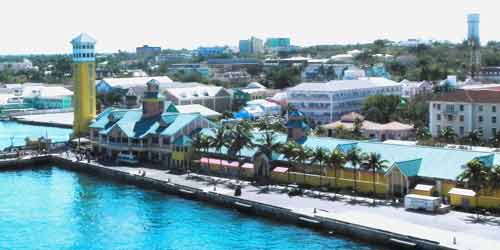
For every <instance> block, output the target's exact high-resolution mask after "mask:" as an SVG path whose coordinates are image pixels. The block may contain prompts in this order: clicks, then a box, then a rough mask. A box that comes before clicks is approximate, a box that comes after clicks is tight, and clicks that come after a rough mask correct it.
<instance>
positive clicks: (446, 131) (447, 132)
mask: <svg viewBox="0 0 500 250" xmlns="http://www.w3.org/2000/svg"><path fill="white" fill-rule="evenodd" d="M439 137H440V138H441V139H443V140H444V141H445V142H447V143H450V142H454V141H455V138H456V137H457V134H456V133H455V131H454V130H453V128H451V127H446V128H443V129H441V131H440V132H439Z"/></svg>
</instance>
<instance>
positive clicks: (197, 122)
mask: <svg viewBox="0 0 500 250" xmlns="http://www.w3.org/2000/svg"><path fill="white" fill-rule="evenodd" d="M214 126H215V125H214V124H213V123H212V122H211V121H209V120H208V119H207V118H205V117H204V116H203V115H201V114H199V113H179V112H178V110H177V109H176V108H175V106H174V105H171V103H169V102H165V98H164V97H163V96H162V95H161V94H159V86H158V84H157V83H156V82H154V81H150V82H148V84H147V89H146V91H145V98H144V100H143V103H142V109H117V108H108V109H106V110H104V111H103V112H102V113H101V114H99V115H98V116H97V117H96V119H95V121H94V122H93V123H92V124H91V125H90V140H91V143H92V146H93V147H92V148H93V151H94V152H95V153H96V155H98V156H99V157H104V158H106V159H110V160H112V159H115V158H116V157H117V156H118V154H120V153H122V154H128V155H133V156H134V157H135V158H137V159H139V160H147V161H153V162H158V163H161V164H162V167H173V166H178V167H183V166H187V165H188V164H191V158H190V157H191V153H192V149H191V143H192V135H193V134H194V133H196V132H197V131H199V130H200V129H202V128H212V127H214Z"/></svg>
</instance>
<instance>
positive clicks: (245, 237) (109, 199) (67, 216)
mask: <svg viewBox="0 0 500 250" xmlns="http://www.w3.org/2000/svg"><path fill="white" fill-rule="evenodd" d="M0 249H2V250H4V249H5V250H10V249H12V250H21V249H37V250H56V249H57V250H64V249H68V250H69V249H71V250H90V249H95V250H99V249H103V250H104V249H106V250H114V249H116V250H121V249H123V250H129V249H144V250H156V249H158V250H160V249H165V250H167V249H169V250H174V249H175V250H177V249H214V250H216V249H241V250H246V249H248V250H260V249H262V250H263V249H269V250H271V249H287V250H294V249H297V250H298V249H301V250H304V249H311V250H323V249H324V250H327V249H328V250H335V249H336V250H346V249H361V250H373V249H380V248H378V247H376V246H370V245H367V244H364V243H359V242H355V241H352V240H349V239H346V238H343V237H334V236H331V235H327V234H323V233H320V232H316V231H312V230H310V229H307V228H301V227H297V226H294V225H290V224H281V223H278V222H275V221H272V220H267V219H263V218H259V217H251V216H248V215H244V214H241V213H239V212H237V211H233V210H229V209H224V208H220V207H216V206H211V205H209V204H207V203H202V202H197V201H192V200H186V199H182V198H179V197H175V196H170V195H166V194H163V193H159V192H156V191H152V190H144V189H140V188H137V187H135V186H130V185H125V184H120V183H116V182H113V181H111V180H109V179H100V178H97V177H95V176H89V175H86V174H81V173H74V172H69V171H66V170H62V169H59V168H56V167H53V168H42V169H33V170H21V171H0Z"/></svg>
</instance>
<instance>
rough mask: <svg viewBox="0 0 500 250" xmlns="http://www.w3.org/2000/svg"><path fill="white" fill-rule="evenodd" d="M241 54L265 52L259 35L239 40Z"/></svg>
mask: <svg viewBox="0 0 500 250" xmlns="http://www.w3.org/2000/svg"><path fill="white" fill-rule="evenodd" d="M239 49H240V54H261V53H263V52H264V44H263V41H262V40H261V39H259V38H257V37H253V36H252V37H250V39H247V40H240V42H239Z"/></svg>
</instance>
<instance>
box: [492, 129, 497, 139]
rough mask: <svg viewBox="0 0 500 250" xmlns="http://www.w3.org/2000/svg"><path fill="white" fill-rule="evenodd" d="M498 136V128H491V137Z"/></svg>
mask: <svg viewBox="0 0 500 250" xmlns="http://www.w3.org/2000/svg"><path fill="white" fill-rule="evenodd" d="M496 134H497V128H491V137H495V135H496Z"/></svg>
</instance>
